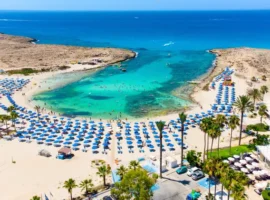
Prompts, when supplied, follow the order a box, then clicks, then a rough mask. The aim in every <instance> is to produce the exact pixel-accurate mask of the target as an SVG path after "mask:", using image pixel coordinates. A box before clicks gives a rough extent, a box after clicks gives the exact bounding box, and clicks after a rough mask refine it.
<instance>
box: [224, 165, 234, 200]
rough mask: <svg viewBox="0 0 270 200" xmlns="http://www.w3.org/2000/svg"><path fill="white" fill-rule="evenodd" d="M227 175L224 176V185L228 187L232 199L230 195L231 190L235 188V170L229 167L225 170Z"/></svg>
mask: <svg viewBox="0 0 270 200" xmlns="http://www.w3.org/2000/svg"><path fill="white" fill-rule="evenodd" d="M224 175H225V176H224V177H223V180H224V182H223V185H224V187H225V188H226V189H227V191H228V200H229V199H230V196H231V190H232V188H233V185H234V180H233V179H234V177H235V172H234V170H232V169H230V168H228V169H227V170H226V171H225V174H224Z"/></svg>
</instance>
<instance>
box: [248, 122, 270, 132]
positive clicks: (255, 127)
mask: <svg viewBox="0 0 270 200" xmlns="http://www.w3.org/2000/svg"><path fill="white" fill-rule="evenodd" d="M246 130H247V131H250V130H253V131H259V132H266V131H268V130H269V126H268V125H266V124H264V123H258V124H250V125H248V126H247V128H246Z"/></svg>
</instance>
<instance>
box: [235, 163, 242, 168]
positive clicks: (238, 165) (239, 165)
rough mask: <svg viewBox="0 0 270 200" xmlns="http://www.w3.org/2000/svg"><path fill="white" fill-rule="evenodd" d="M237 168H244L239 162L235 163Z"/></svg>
mask: <svg viewBox="0 0 270 200" xmlns="http://www.w3.org/2000/svg"><path fill="white" fill-rule="evenodd" d="M234 165H235V166H236V167H242V165H241V164H240V163H239V162H236V163H234Z"/></svg>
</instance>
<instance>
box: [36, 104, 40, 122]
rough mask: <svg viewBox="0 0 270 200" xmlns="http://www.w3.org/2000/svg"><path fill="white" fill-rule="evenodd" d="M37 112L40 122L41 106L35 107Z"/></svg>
mask: <svg viewBox="0 0 270 200" xmlns="http://www.w3.org/2000/svg"><path fill="white" fill-rule="evenodd" d="M35 110H36V111H37V116H38V121H39V114H40V106H35Z"/></svg>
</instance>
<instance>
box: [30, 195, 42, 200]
mask: <svg viewBox="0 0 270 200" xmlns="http://www.w3.org/2000/svg"><path fill="white" fill-rule="evenodd" d="M30 200H40V197H39V196H36V195H35V196H33V197H32V198H31V199H30Z"/></svg>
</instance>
